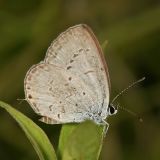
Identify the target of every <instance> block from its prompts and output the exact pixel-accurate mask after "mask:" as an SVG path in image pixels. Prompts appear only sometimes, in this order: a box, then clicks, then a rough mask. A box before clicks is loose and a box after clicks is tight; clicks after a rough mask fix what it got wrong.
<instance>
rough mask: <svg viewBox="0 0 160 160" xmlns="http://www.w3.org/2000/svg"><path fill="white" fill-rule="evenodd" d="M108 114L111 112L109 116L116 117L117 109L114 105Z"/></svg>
mask: <svg viewBox="0 0 160 160" xmlns="http://www.w3.org/2000/svg"><path fill="white" fill-rule="evenodd" d="M108 112H109V115H114V114H116V113H117V109H116V108H115V107H114V106H113V105H112V104H110V105H109V107H108Z"/></svg>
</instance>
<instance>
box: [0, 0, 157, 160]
mask: <svg viewBox="0 0 160 160" xmlns="http://www.w3.org/2000/svg"><path fill="white" fill-rule="evenodd" d="M159 15H160V3H159V1H158V0H142V1H138V0H135V1H133V0H128V1H127V0H120V1H119V0H101V1H96V0H93V1H89V0H81V1H75V0H54V1H51V0H32V1H31V0H23V1H20V0H14V1H13V0H1V1H0V35H1V36H0V99H1V100H3V101H6V102H8V103H9V104H13V105H14V106H18V107H17V109H18V110H20V111H21V112H23V113H24V114H26V115H27V116H29V117H31V118H32V119H33V120H34V121H35V122H36V123H37V124H38V125H40V126H41V127H42V128H43V129H44V130H45V132H46V133H47V134H48V136H49V138H50V140H51V142H52V143H53V145H54V146H55V147H56V146H57V143H58V137H59V131H60V127H61V125H45V124H42V123H41V122H38V120H37V119H38V118H37V115H36V114H35V113H34V112H33V111H32V109H31V108H30V107H29V105H28V104H27V103H26V102H25V101H24V102H23V103H21V104H19V101H17V100H16V99H17V98H24V91H23V79H24V76H25V74H26V72H27V70H28V69H29V67H30V66H31V65H33V64H35V63H37V62H39V61H40V60H42V59H43V58H44V56H45V52H46V50H47V47H48V46H49V44H50V43H51V41H52V40H53V39H54V38H56V36H57V35H58V34H59V33H60V32H62V31H64V30H65V29H67V28H68V27H70V26H72V25H75V24H78V23H86V24H88V25H89V26H90V27H91V28H92V29H93V31H94V33H95V34H96V36H97V37H98V39H99V41H100V43H101V44H103V42H104V41H105V40H106V39H107V40H108V46H107V47H106V48H105V56H106V60H107V63H108V68H109V72H110V78H111V84H112V89H111V98H113V97H114V96H115V95H116V94H117V93H118V92H119V91H121V90H122V89H124V88H125V87H127V86H128V85H129V84H130V83H131V82H132V81H134V80H137V79H138V78H141V77H143V76H146V80H145V81H144V82H143V83H141V85H139V86H137V87H135V88H132V89H131V90H130V91H128V93H127V94H125V95H123V96H122V97H120V98H119V100H118V102H119V103H120V105H121V106H123V107H125V108H128V109H130V110H132V111H135V112H137V113H139V114H141V116H142V118H143V119H144V120H143V121H144V122H143V123H140V122H139V121H138V120H137V118H136V117H133V116H132V115H130V114H129V113H127V112H124V111H122V110H119V112H118V114H117V115H116V116H114V117H110V118H108V122H109V123H110V127H109V131H108V133H107V135H106V138H105V140H104V146H103V149H102V153H101V159H115V160H121V159H123V160H124V159H130V160H132V159H133V160H134V159H137V160H138V159H139V160H141V159H147V160H148V159H149V160H159V159H160V152H159V148H160V134H159V133H160V127H159V126H160V125H159V123H160V100H159V99H160V98H159V95H160V71H159V68H160V65H159V64H160V63H159V60H160V47H159V46H160V45H159V42H160V21H159ZM53 139H54V141H53ZM0 159H5V160H9V159H17V160H25V159H26V160H28V159H37V156H36V153H35V151H34V150H33V148H32V146H31V144H30V143H29V141H28V140H27V138H26V137H25V135H24V133H23V132H22V131H21V129H20V128H19V126H18V125H17V123H15V122H14V121H13V120H12V118H10V117H9V116H8V114H7V113H6V112H3V111H1V112H0Z"/></svg>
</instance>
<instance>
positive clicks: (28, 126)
mask: <svg viewBox="0 0 160 160" xmlns="http://www.w3.org/2000/svg"><path fill="white" fill-rule="evenodd" d="M0 106H1V107H2V108H4V109H5V110H6V111H7V112H8V113H9V114H10V115H11V116H12V117H13V118H14V119H15V120H16V121H17V122H18V124H19V125H20V127H21V128H22V129H23V131H24V132H25V134H26V136H27V137H28V139H29V141H30V142H31V144H32V145H33V147H34V149H35V151H36V152H37V154H38V156H39V159H40V160H56V159H57V158H56V154H55V151H54V149H53V147H52V144H51V143H50V141H49V139H48V137H47V135H46V134H45V133H44V131H43V130H42V129H41V128H40V127H39V126H38V125H36V124H35V123H34V122H33V121H32V120H31V119H29V118H28V117H26V116H25V115H23V114H22V113H20V112H19V111H17V110H16V109H14V108H13V107H11V106H10V105H8V104H6V103H4V102H2V101H0Z"/></svg>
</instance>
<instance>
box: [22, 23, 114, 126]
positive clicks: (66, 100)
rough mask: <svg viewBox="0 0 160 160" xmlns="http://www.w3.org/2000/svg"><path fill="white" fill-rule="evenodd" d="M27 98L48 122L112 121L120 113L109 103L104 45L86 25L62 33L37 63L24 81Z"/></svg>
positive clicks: (101, 122)
mask: <svg viewBox="0 0 160 160" xmlns="http://www.w3.org/2000/svg"><path fill="white" fill-rule="evenodd" d="M24 90H25V97H26V100H27V101H28V103H29V104H30V105H31V107H32V108H33V110H34V111H35V112H36V113H37V114H39V115H40V116H41V119H40V120H41V121H42V122H45V123H47V124H63V123H72V122H76V123H79V122H83V121H85V120H92V121H94V122H95V123H96V124H108V123H107V122H106V118H107V117H108V116H109V115H113V114H116V113H117V109H116V108H115V107H114V106H113V105H110V104H109V99H110V79H109V73H108V67H107V64H106V61H105V58H104V54H103V52H102V49H101V47H100V44H99V42H98V40H97V38H96V36H95V35H94V33H93V32H92V30H91V29H90V27H88V26H87V25H86V24H79V25H75V26H73V27H70V28H68V29H67V30H66V31H65V32H63V33H61V34H60V35H59V36H58V37H57V38H56V39H55V40H54V41H53V42H52V43H51V45H50V47H49V48H48V50H47V53H46V56H45V58H44V60H43V61H41V62H40V63H38V64H35V65H33V66H32V67H31V68H30V69H29V71H28V72H27V74H26V77H25V80H24Z"/></svg>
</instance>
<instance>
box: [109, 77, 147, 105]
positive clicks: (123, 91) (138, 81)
mask: <svg viewBox="0 0 160 160" xmlns="http://www.w3.org/2000/svg"><path fill="white" fill-rule="evenodd" d="M144 80H145V77H143V78H141V79H139V80H137V81H135V82H133V83H132V84H131V85H129V86H128V87H127V88H125V89H124V90H122V91H121V92H120V93H119V94H117V95H116V96H115V97H114V98H113V100H112V101H111V104H113V102H114V101H115V100H116V99H117V98H118V97H119V96H121V95H122V94H123V93H125V92H126V91H128V89H130V88H132V87H133V86H135V85H136V84H138V83H140V82H142V81H144Z"/></svg>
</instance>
